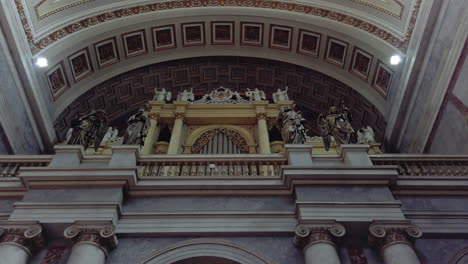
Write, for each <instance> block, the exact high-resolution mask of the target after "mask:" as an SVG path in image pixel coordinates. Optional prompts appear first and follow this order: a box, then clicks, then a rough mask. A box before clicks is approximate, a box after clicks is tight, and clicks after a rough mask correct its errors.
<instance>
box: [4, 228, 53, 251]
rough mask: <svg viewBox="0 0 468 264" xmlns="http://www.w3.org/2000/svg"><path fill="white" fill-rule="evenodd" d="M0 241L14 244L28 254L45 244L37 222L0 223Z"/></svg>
mask: <svg viewBox="0 0 468 264" xmlns="http://www.w3.org/2000/svg"><path fill="white" fill-rule="evenodd" d="M0 237H1V240H0V243H10V244H14V245H16V246H18V247H20V248H22V249H23V250H25V251H26V252H27V253H28V254H31V253H32V252H33V251H35V250H38V249H40V248H42V247H43V246H44V244H45V242H44V238H43V236H42V226H41V225H39V224H10V223H5V224H0Z"/></svg>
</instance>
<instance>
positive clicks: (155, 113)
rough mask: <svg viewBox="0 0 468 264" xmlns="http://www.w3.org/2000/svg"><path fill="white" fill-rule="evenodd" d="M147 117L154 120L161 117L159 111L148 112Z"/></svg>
mask: <svg viewBox="0 0 468 264" xmlns="http://www.w3.org/2000/svg"><path fill="white" fill-rule="evenodd" d="M148 118H149V119H151V120H156V121H158V122H159V120H160V119H161V113H159V112H152V113H149V114H148Z"/></svg>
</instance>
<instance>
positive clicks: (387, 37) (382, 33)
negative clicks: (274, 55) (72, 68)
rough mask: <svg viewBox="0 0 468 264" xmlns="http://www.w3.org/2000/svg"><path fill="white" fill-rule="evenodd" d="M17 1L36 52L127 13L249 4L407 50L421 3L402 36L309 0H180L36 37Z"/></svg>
mask: <svg viewBox="0 0 468 264" xmlns="http://www.w3.org/2000/svg"><path fill="white" fill-rule="evenodd" d="M15 4H16V7H17V10H18V14H19V17H20V20H21V23H22V24H23V28H24V33H25V35H26V38H27V40H28V42H29V46H30V49H31V52H32V53H33V54H36V53H38V52H39V51H41V50H43V49H45V48H47V47H48V46H50V45H52V44H53V43H55V42H57V41H59V40H61V39H63V38H65V37H67V36H69V35H71V34H73V33H76V32H79V31H81V30H84V29H86V28H89V27H92V26H96V25H98V24H101V23H104V22H108V21H112V20H116V19H120V18H123V17H130V16H133V15H139V14H145V13H152V12H158V11H164V10H172V9H182V8H191V7H195V8H197V7H198V8H199V7H230V6H233V7H249V8H262V9H275V10H283V11H289V12H294V13H301V14H307V15H311V16H316V17H322V18H325V19H328V20H332V21H335V22H338V23H342V24H346V25H349V26H352V27H354V28H356V29H358V30H362V31H364V32H367V33H369V34H372V35H374V36H375V37H377V38H379V39H382V40H383V41H385V42H387V43H388V44H390V45H391V46H393V47H395V48H397V49H399V50H400V51H402V52H406V50H407V49H408V44H409V41H410V39H411V36H412V33H413V29H414V25H415V22H416V18H417V16H418V13H419V9H420V8H419V7H420V4H421V0H417V2H416V4H415V6H414V7H413V10H412V14H411V18H410V22H409V26H408V28H407V31H406V34H405V38H403V39H399V38H398V37H397V36H395V35H393V34H392V33H390V32H388V31H387V30H385V29H383V28H382V27H380V26H378V25H374V24H371V23H369V22H366V21H364V20H362V19H359V18H355V17H353V16H350V15H348V14H344V13H341V12H335V11H332V10H328V9H325V8H318V7H313V6H310V5H306V4H297V3H288V2H282V1H272V0H241V1H236V0H200V1H190V0H176V1H170V2H163V3H152V4H143V5H136V6H132V7H126V8H121V9H117V10H113V11H110V12H104V13H100V14H98V15H94V16H90V17H87V18H84V19H81V20H79V21H76V22H74V23H71V24H68V25H65V26H63V27H61V28H59V29H57V30H55V31H53V32H52V33H50V34H47V35H46V36H44V37H42V38H40V39H35V38H34V36H33V34H32V30H31V28H30V26H29V23H28V20H27V17H26V11H25V8H24V6H23V3H22V0H15Z"/></svg>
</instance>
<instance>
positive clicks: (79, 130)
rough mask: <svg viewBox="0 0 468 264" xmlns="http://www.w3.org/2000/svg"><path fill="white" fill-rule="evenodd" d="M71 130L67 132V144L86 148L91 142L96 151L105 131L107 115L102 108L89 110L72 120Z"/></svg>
mask: <svg viewBox="0 0 468 264" xmlns="http://www.w3.org/2000/svg"><path fill="white" fill-rule="evenodd" d="M71 125H72V130H71V131H69V132H68V133H67V134H68V135H67V137H68V141H67V144H68V145H74V144H77V145H82V146H83V147H84V149H85V150H86V149H87V148H88V147H89V145H91V143H93V144H94V150H95V151H98V148H99V143H101V139H102V137H103V136H104V134H105V133H106V131H107V117H106V113H105V112H104V111H102V110H98V111H95V110H93V111H91V113H89V114H87V115H85V116H82V117H80V118H79V119H75V120H72V124H71Z"/></svg>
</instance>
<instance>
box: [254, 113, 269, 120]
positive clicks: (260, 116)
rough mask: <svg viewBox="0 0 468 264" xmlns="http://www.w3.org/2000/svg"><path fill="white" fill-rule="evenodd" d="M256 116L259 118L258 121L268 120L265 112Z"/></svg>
mask: <svg viewBox="0 0 468 264" xmlns="http://www.w3.org/2000/svg"><path fill="white" fill-rule="evenodd" d="M256 116H257V119H259V120H262V119H263V120H266V118H267V117H268V115H267V113H265V112H261V113H257V115H256Z"/></svg>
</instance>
